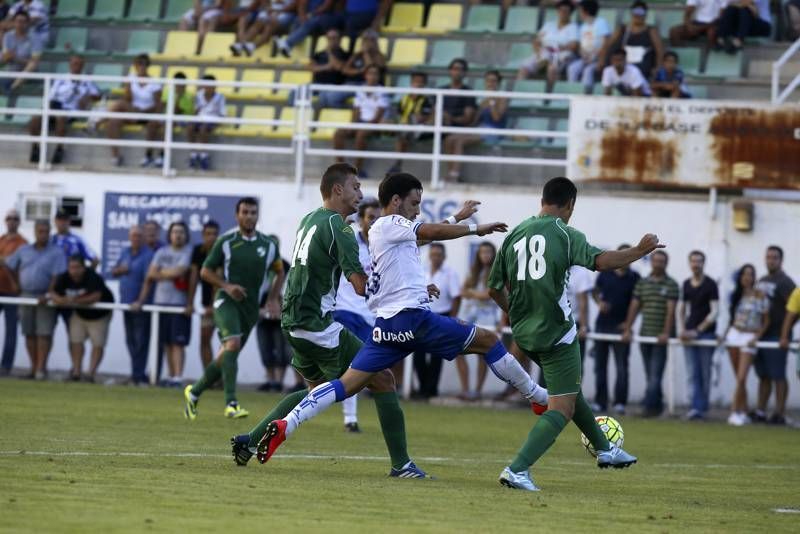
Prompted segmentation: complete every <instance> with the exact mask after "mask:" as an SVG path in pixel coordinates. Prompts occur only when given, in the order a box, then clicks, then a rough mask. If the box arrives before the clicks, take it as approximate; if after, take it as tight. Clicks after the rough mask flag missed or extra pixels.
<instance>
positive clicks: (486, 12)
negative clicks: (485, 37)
mask: <svg viewBox="0 0 800 534" xmlns="http://www.w3.org/2000/svg"><path fill="white" fill-rule="evenodd" d="M499 27H500V6H480V5H474V6H472V7H470V8H469V14H468V15H467V24H466V25H465V26H464V29H463V30H461V31H463V32H465V33H483V32H496V31H497V29H498V28H499Z"/></svg>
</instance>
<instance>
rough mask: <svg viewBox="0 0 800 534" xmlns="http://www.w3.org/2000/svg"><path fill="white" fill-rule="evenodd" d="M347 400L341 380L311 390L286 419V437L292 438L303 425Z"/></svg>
mask: <svg viewBox="0 0 800 534" xmlns="http://www.w3.org/2000/svg"><path fill="white" fill-rule="evenodd" d="M344 399H345V393H344V386H343V385H342V383H341V382H340V381H339V380H333V381H332V382H325V383H324V384H320V385H319V386H317V387H315V388H314V389H312V390H311V392H310V393H309V394H308V395H306V397H305V398H304V399H303V400H301V401H300V404H298V405H297V406H295V408H294V410H292V411H291V413H290V414H289V415H287V416H286V417H284V420H285V421H286V435H287V436H290V435H291V434H292V432H294V431H295V430H297V427H298V426H300V424H301V423H305V422H306V421H308V420H309V419H311V418H313V417H316V416H317V415H319V414H321V413H322V412H324V411H325V410H326V409H327V408H329V407H330V406H331V405H332V404H333V403H334V402H338V401H343V400H344Z"/></svg>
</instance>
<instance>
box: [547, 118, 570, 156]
mask: <svg viewBox="0 0 800 534" xmlns="http://www.w3.org/2000/svg"><path fill="white" fill-rule="evenodd" d="M567 130H569V120H568V119H558V120H557V121H556V128H555V131H557V132H566V131H567ZM547 144H548V145H549V146H551V147H552V148H559V149H566V148H567V138H566V137H551V138H549V139H548V140H547Z"/></svg>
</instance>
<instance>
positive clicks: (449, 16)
mask: <svg viewBox="0 0 800 534" xmlns="http://www.w3.org/2000/svg"><path fill="white" fill-rule="evenodd" d="M463 14H464V13H463V8H462V7H461V4H443V3H440V4H433V5H432V6H431V9H430V12H429V13H428V22H427V24H425V26H424V27H423V28H421V29H418V30H417V32H419V33H447V32H450V31H455V30H458V29H459V28H461V19H462V18H463Z"/></svg>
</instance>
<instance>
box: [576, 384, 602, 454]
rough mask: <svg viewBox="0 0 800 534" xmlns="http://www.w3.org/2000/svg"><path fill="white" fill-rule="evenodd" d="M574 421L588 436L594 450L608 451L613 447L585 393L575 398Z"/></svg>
mask: <svg viewBox="0 0 800 534" xmlns="http://www.w3.org/2000/svg"><path fill="white" fill-rule="evenodd" d="M572 421H573V422H574V423H575V426H577V427H578V429H580V431H581V432H583V435H584V436H586V437H587V438H588V440H589V442H591V444H592V447H594V450H596V451H607V450H608V449H609V448H610V447H611V445H610V444H609V443H608V438H607V437H606V435H605V433H604V432H603V431H602V430H600V426H599V425H598V424H597V421H596V420H595V418H594V412H592V409H591V408H590V407H589V403H588V402H586V398H585V397H584V396H583V393H578V397H577V398H576V399H575V413H574V414H573V415H572Z"/></svg>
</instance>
